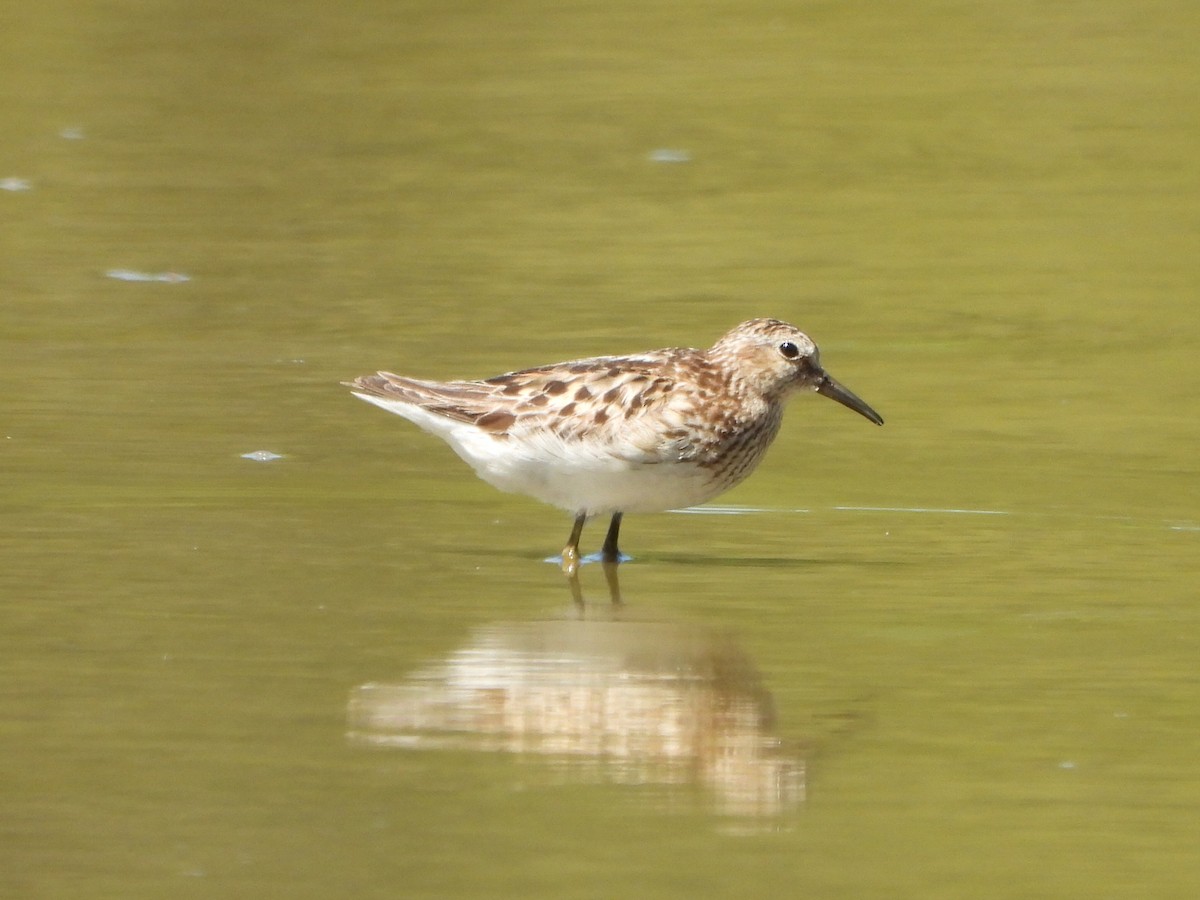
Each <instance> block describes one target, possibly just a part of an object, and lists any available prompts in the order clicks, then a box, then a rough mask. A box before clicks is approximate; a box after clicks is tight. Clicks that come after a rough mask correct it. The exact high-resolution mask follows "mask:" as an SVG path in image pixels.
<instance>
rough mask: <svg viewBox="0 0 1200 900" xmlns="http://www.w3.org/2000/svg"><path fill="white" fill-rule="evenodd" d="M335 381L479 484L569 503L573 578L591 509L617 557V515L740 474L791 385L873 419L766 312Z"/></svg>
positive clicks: (763, 445)
mask: <svg viewBox="0 0 1200 900" xmlns="http://www.w3.org/2000/svg"><path fill="white" fill-rule="evenodd" d="M345 384H346V386H347V387H349V388H352V389H353V392H354V395H355V396H357V397H361V398H362V399H363V400H366V401H367V402H368V403H374V404H375V405H376V406H380V407H382V408H383V409H386V410H387V411H388V412H393V413H396V414H397V415H400V416H403V417H404V418H406V419H408V420H409V421H411V422H414V423H416V424H417V425H419V426H420V427H421V428H423V429H425V430H426V431H428V432H431V433H433V434H436V435H437V436H438V437H440V438H441V439H442V440H444V441H445V442H446V443H448V444H449V445H450V446H451V447H452V448H453V449H454V452H455V453H457V454H458V455H459V456H460V457H462V458H463V460H465V461H466V462H467V463H468V464H469V465H470V466H471V468H473V469H474V470H475V472H476V474H477V475H478V476H479V477H480V478H482V479H483V480H484V481H486V482H488V484H491V485H493V486H494V487H497V488H499V489H500V490H502V491H511V492H514V493H518V494H527V495H529V496H531V497H535V498H536V499H538V500H541V501H543V502H545V503H549V504H551V505H553V506H558V507H561V508H563V509H565V510H567V511H568V512H570V513H572V514H573V515H574V516H575V523H574V526H573V527H572V529H571V535H570V537H569V538H568V539H567V545H566V547H564V548H563V552H562V568H563V571H564V572H566V573H567V574H568V575H571V576H573V575H574V574H575V573H576V571H577V569H578V566H579V538H580V536H581V535H582V533H583V526H584V523H585V522H586V521H587V520H588V518H590V517H591V516H597V515H609V516H611V517H612V519H611V522H610V524H609V527H608V534H607V536H606V537H605V539H604V545H603V548H602V550H601V558H602V559H603V560H605V561H606V562H616V561H618V560H619V559H620V558H621V553H620V550H619V549H618V548H617V534H618V532H619V530H620V527H621V516H622V515H623V514H624V513H627V512H661V511H663V510H667V509H676V508H679V507H685V506H694V505H696V504H698V503H703V502H704V501H706V500H711V499H712V498H713V497H716V496H717V495H718V494H721V493H724V492H725V491H727V490H729V489H730V488H731V487H733V486H734V485H736V484H738V483H740V482H741V481H742V480H744V479H745V478H746V477H747V476H748V475H749V474H750V473H751V472H753V471H754V468H755V467H756V466H757V465H758V464H759V462H760V461H761V460H762V458H763V454H764V453H766V450H767V447H768V446H770V444H771V441H772V440H774V438H775V435H776V433H777V432H778V431H779V424H780V422H781V420H782V417H783V407H784V404H785V402H786V401H787V400H788V399H789V397H791V395H793V394H796V393H799V392H803V391H815V392H817V393H818V394H823V395H824V396H826V397H829V398H830V399H833V400H836V401H837V402H838V403H841V404H842V405H843V406H847V407H849V408H850V409H852V410H854V411H855V412H857V413H859V414H860V415H863V416H865V417H866V418H867V419H869V420H870V421H872V422H874V423H875V424H876V425H882V424H883V418H882V417H881V416H880V415H879V413H877V412H875V410H873V409H872V408H871V407H870V406H868V405H867V404H866V402H865V401H863V400H862V399H860V398H859V397H857V396H856V395H855V394H853V393H852V392H851V391H849V390H847V389H846V388H845V387H843V386H842V385H841V384H839V383H838V382H837V381H835V380H834V379H833V378H832V377H831V376H830V375H829V374H827V373H826V372H825V370H824V369H822V368H821V362H820V354H819V352H818V350H817V345H816V344H815V343H814V342H813V341H812V339H811V338H810V337H808V335H806V334H804V332H802V331H800V330H799V329H797V328H796V327H795V326H793V325H789V324H787V323H786V322H781V321H779V320H778V319H751V320H750V321H748V322H743V323H742V324H741V325H738V326H737V327H736V328H734V329H733V330H732V331H730V332H728V333H727V334H725V335H724V336H723V337H722V338H721V339H720V340H718V341H717V342H716V343H715V344H713V345H712V347H710V348H709V349H707V350H694V349H690V348H671V349H666V350H653V351H650V352H647V353H638V354H635V355H632V356H599V357H595V358H592V359H580V360H574V361H570V362H562V363H555V364H554V365H549V366H540V367H538V368H535V369H523V370H521V371H519V372H509V373H507V374H505V375H497V376H496V377H495V378H487V379H484V380H482V381H421V380H418V379H415V378H406V377H404V376H403V375H393V374H392V373H390V372H379V373H378V374H375V375H364V376H362V377H360V378H356V379H354V381H351V382H345Z"/></svg>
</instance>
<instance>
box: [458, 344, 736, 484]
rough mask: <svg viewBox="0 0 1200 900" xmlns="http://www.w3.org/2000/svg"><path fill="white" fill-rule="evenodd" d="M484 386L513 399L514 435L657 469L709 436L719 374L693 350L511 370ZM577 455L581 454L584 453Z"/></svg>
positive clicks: (695, 451) (688, 454) (696, 451)
mask: <svg viewBox="0 0 1200 900" xmlns="http://www.w3.org/2000/svg"><path fill="white" fill-rule="evenodd" d="M482 384H486V385H490V386H493V387H494V388H496V389H498V390H499V391H500V393H501V395H503V396H506V397H510V398H512V399H513V400H515V401H516V402H515V405H514V406H512V407H508V409H509V410H510V411H511V412H512V413H514V414H515V415H516V420H515V421H514V422H513V423H512V425H511V426H510V428H509V433H510V434H512V435H514V436H516V435H521V436H523V437H526V438H531V439H539V438H553V439H554V440H557V441H559V442H561V443H562V444H563V445H576V446H578V445H579V444H582V443H585V442H586V443H588V444H592V445H593V446H594V447H595V449H596V451H597V452H598V453H599V452H602V453H603V454H604V455H606V456H609V457H617V458H621V459H625V460H627V461H629V462H636V463H640V464H651V463H658V462H666V461H678V460H682V459H694V458H696V457H697V456H698V455H700V454H701V453H702V452H703V449H704V446H705V442H706V439H707V437H708V435H707V433H706V432H705V428H704V424H703V422H704V420H706V419H707V418H708V417H706V416H700V415H698V413H699V411H700V409H701V408H702V407H703V406H704V405H705V403H706V400H707V399H708V398H710V397H711V396H712V395H713V394H714V393H715V392H716V391H717V390H718V376H717V375H716V374H715V372H714V371H713V370H712V369H711V368H710V367H708V366H707V364H706V362H705V360H704V358H703V356H702V354H701V353H700V352H699V351H694V350H661V351H657V352H654V353H647V354H642V355H639V356H630V357H598V358H596V359H585V360H579V361H577V362H570V363H560V364H558V365H555V366H545V367H542V368H539V369H529V370H525V371H522V372H511V373H509V374H507V375H500V376H497V377H496V378H490V379H488V380H487V381H485V382H482ZM573 452H579V451H578V450H576V451H573Z"/></svg>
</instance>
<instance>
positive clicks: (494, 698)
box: [349, 567, 805, 816]
mask: <svg viewBox="0 0 1200 900" xmlns="http://www.w3.org/2000/svg"><path fill="white" fill-rule="evenodd" d="M614 569H615V567H614ZM614 575H615V571H614ZM573 593H574V591H573ZM612 597H613V599H615V598H618V597H619V589H618V591H617V592H615V593H613V594H612ZM613 609H614V613H613V614H612V615H609V616H607V617H605V618H593V617H588V616H573V617H572V618H564V619H558V620H548V621H533V622H512V623H495V624H492V625H489V626H487V627H484V628H482V629H480V630H479V631H478V632H477V633H475V635H474V636H473V637H472V638H471V639H470V640H469V641H468V642H467V643H466V645H465V646H463V647H462V648H460V649H459V650H456V651H454V652H453V653H451V654H450V655H449V656H448V657H447V658H445V659H444V660H440V661H438V662H436V663H432V664H430V665H429V666H427V667H425V668H423V669H421V670H419V671H417V672H414V673H412V674H411V675H409V676H407V677H406V678H404V680H403V681H401V682H399V683H393V684H385V683H370V684H364V685H362V686H360V687H357V688H355V689H354V690H352V691H351V694H350V701H349V736H350V738H351V740H353V741H355V742H360V743H364V744H371V745H382V746H391V747H399V748H411V749H435V750H436V749H447V750H464V749H470V750H479V751H491V752H504V753H514V754H525V755H529V756H537V757H540V758H543V759H546V760H548V761H550V762H552V763H553V764H554V765H555V766H556V767H557V768H558V769H560V770H561V771H563V772H565V773H567V774H568V776H572V777H576V778H578V779H579V780H581V781H585V782H615V783H619V784H636V785H660V786H662V785H672V786H676V785H697V786H699V787H701V788H703V789H705V791H706V793H707V794H708V795H709V796H710V797H711V798H712V801H713V804H714V806H715V808H716V809H717V810H718V811H719V812H722V813H728V814H732V815H740V816H767V815H777V814H779V813H781V812H784V811H786V810H787V809H790V808H792V807H794V806H795V805H797V804H798V803H799V802H801V801H802V800H803V797H804V787H805V785H804V775H805V772H804V762H803V760H801V759H799V758H796V757H794V756H791V755H789V754H788V753H787V752H786V751H785V749H784V747H783V745H782V744H781V742H780V740H779V739H778V738H777V737H775V736H774V735H773V717H774V716H773V709H772V701H771V696H770V694H769V693H768V692H767V690H766V689H765V687H764V686H763V684H762V679H761V677H760V676H759V674H758V672H757V671H756V669H755V668H754V665H753V663H752V662H751V661H750V660H749V659H748V658H747V656H746V655H745V653H744V652H742V651H741V650H740V649H739V648H738V647H737V646H736V645H735V644H734V642H733V641H732V640H731V639H729V638H728V637H723V636H720V635H715V634H713V633H711V632H708V631H706V630H703V629H698V628H692V627H687V626H683V625H678V624H673V623H666V622H650V621H636V620H630V619H629V618H628V617H627V616H625V615H624V614H621V615H618V614H617V613H616V612H615V610H616V607H613Z"/></svg>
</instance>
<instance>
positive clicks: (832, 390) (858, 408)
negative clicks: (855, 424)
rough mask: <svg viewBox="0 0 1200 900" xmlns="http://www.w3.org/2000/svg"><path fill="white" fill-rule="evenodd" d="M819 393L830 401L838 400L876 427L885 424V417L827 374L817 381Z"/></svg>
mask: <svg viewBox="0 0 1200 900" xmlns="http://www.w3.org/2000/svg"><path fill="white" fill-rule="evenodd" d="M817 393H818V394H823V395H824V396H826V397H828V398H829V399H830V400H836V401H837V402H838V403H840V404H842V406H845V407H848V408H850V409H852V410H854V411H855V412H856V413H858V414H859V415H860V416H863V417H865V418H867V419H870V420H871V421H872V422H874V423H875V424H876V425H882V424H883V416H881V415H880V414H879V413H877V412H875V410H873V409H871V407H869V406H868V405H867V402H866V401H865V400H863V399H862V398H860V397H859V396H858V395H857V394H855V393H854V392H853V391H850V390H847V389H846V388H844V387H842V385H840V384H839V383H838V382H837V381H835V380H834V378H833V376H831V375H829V374H828V373H827V372H822V373H821V377H820V378H819V379H818V380H817Z"/></svg>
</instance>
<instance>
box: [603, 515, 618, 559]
mask: <svg viewBox="0 0 1200 900" xmlns="http://www.w3.org/2000/svg"><path fill="white" fill-rule="evenodd" d="M620 530H621V513H619V512H618V513H613V517H612V521H611V522H609V524H608V534H607V535H605V537H604V546H603V547H601V548H600V557H601V559H603V560H604V561H605V562H606V563H616V562H620V561H621V551H620V550H618V549H617V532H619V531H620Z"/></svg>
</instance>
